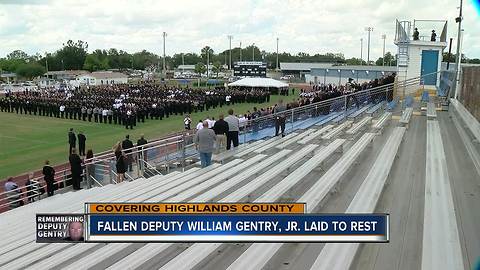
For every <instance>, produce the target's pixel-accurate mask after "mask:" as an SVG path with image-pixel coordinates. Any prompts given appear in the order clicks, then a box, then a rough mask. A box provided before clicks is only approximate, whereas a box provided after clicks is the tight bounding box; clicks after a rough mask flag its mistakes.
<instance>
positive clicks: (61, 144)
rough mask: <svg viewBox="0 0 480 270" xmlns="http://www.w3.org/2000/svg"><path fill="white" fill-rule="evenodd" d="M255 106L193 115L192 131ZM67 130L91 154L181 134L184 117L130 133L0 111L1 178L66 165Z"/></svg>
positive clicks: (142, 125) (150, 123)
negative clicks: (208, 121)
mask: <svg viewBox="0 0 480 270" xmlns="http://www.w3.org/2000/svg"><path fill="white" fill-rule="evenodd" d="M297 93H298V92H296V93H295V96H293V95H290V96H288V97H281V96H272V97H271V99H270V103H269V104H268V105H272V104H275V103H276V102H277V101H278V100H279V99H280V98H282V99H283V100H284V101H285V102H288V101H290V100H293V99H294V98H296V97H298V95H297ZM254 106H257V107H265V106H267V104H266V103H264V104H253V103H243V104H235V106H230V107H226V106H223V107H222V108H219V107H217V108H216V109H211V110H209V111H206V112H205V111H204V112H202V113H194V114H192V122H193V123H192V128H193V127H195V125H196V124H197V123H198V120H200V119H204V118H205V117H207V116H214V117H215V118H218V115H219V114H220V113H224V114H226V111H227V110H228V109H229V108H233V109H234V110H235V112H236V114H238V113H244V112H246V111H248V110H252V108H253V107H254ZM70 128H73V129H74V130H75V133H77V132H78V131H83V132H84V134H85V135H86V137H87V145H86V149H93V151H94V153H98V152H102V151H105V150H109V149H111V148H112V146H113V145H114V143H115V142H117V141H121V140H123V139H124V137H125V135H126V134H130V138H131V139H132V141H133V142H136V141H137V139H138V138H139V136H140V134H142V133H143V134H145V138H146V139H147V140H150V139H155V138H159V137H160V136H162V135H166V134H169V133H172V132H175V131H181V130H182V129H183V116H181V115H178V116H175V115H174V116H173V117H170V118H168V119H165V118H164V119H163V120H148V121H146V122H145V123H139V124H138V123H137V126H136V127H134V129H133V130H126V129H125V127H123V126H120V125H113V124H100V123H90V122H84V121H79V120H70V119H58V118H52V117H44V116H34V115H22V114H18V115H17V114H16V113H4V112H0V179H5V178H6V177H7V176H16V175H19V174H23V173H26V172H29V171H34V170H39V169H41V168H42V166H43V163H44V161H45V160H46V159H48V160H50V162H51V164H62V163H65V162H68V143H67V142H68V138H67V133H68V130H69V129H70Z"/></svg>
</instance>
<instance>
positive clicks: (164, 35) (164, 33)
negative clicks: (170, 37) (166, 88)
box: [162, 32, 167, 75]
mask: <svg viewBox="0 0 480 270" xmlns="http://www.w3.org/2000/svg"><path fill="white" fill-rule="evenodd" d="M162 35H163V70H162V73H163V74H164V75H165V73H166V66H165V38H166V37H167V32H163V34H162Z"/></svg>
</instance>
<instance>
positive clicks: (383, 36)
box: [382, 34, 387, 66]
mask: <svg viewBox="0 0 480 270" xmlns="http://www.w3.org/2000/svg"><path fill="white" fill-rule="evenodd" d="M382 39H383V57H382V59H383V60H382V66H385V40H386V39H387V35H385V34H383V35H382Z"/></svg>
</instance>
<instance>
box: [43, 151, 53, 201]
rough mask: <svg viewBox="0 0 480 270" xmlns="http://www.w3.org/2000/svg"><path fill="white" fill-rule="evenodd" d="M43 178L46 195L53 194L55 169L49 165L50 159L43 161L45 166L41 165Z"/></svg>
mask: <svg viewBox="0 0 480 270" xmlns="http://www.w3.org/2000/svg"><path fill="white" fill-rule="evenodd" d="M42 172H43V180H45V182H46V183H47V194H48V197H50V196H53V193H54V191H55V169H54V168H53V167H52V166H50V161H48V160H46V161H45V166H43V170H42Z"/></svg>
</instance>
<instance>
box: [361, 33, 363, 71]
mask: <svg viewBox="0 0 480 270" xmlns="http://www.w3.org/2000/svg"><path fill="white" fill-rule="evenodd" d="M360 66H363V38H361V39H360Z"/></svg>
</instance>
